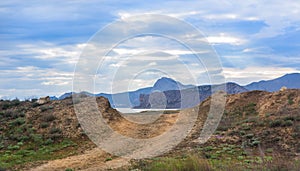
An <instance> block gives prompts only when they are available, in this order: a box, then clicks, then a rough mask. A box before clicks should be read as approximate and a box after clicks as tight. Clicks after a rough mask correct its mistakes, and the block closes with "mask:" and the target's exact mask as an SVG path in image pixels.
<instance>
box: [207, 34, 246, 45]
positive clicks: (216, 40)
mask: <svg viewBox="0 0 300 171" xmlns="http://www.w3.org/2000/svg"><path fill="white" fill-rule="evenodd" d="M206 39H207V40H208V42H209V43H212V44H231V45H242V44H244V43H245V42H246V41H245V40H243V39H240V38H237V37H233V36H227V35H225V34H224V33H221V34H220V35H219V36H209V37H207V38H206Z"/></svg>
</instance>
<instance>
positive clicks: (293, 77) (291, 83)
mask: <svg viewBox="0 0 300 171" xmlns="http://www.w3.org/2000/svg"><path fill="white" fill-rule="evenodd" d="M283 86H285V87H287V88H289V89H292V88H295V89H299V88H300V73H293V74H286V75H284V76H282V77H279V78H276V79H273V80H267V81H259V82H253V83H251V84H249V85H246V86H244V87H245V88H246V89H248V90H263V91H269V92H274V91H278V90H280V88H281V87H283Z"/></svg>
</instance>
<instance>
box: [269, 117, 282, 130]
mask: <svg viewBox="0 0 300 171" xmlns="http://www.w3.org/2000/svg"><path fill="white" fill-rule="evenodd" d="M281 124H282V121H281V120H278V119H276V120H274V121H271V122H270V127H271V128H274V127H279V126H281Z"/></svg>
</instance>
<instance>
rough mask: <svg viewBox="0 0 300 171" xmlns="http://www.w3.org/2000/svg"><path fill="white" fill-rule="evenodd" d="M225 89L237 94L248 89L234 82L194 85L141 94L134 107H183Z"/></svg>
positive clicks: (227, 91)
mask: <svg viewBox="0 0 300 171" xmlns="http://www.w3.org/2000/svg"><path fill="white" fill-rule="evenodd" d="M222 90H225V91H226V93H227V94H237V93H243V92H247V91H248V90H247V89H245V88H244V87H242V86H240V85H238V84H236V83H226V84H220V85H212V86H211V85H204V86H194V87H190V88H187V89H182V90H168V91H163V92H153V93H151V94H141V96H140V104H139V105H138V106H135V107H134V108H142V109H145V108H146V109H147V108H167V109H184V108H190V107H194V106H196V105H198V104H199V103H201V102H202V101H203V100H205V99H206V98H208V97H209V96H211V95H212V93H214V92H216V91H222Z"/></svg>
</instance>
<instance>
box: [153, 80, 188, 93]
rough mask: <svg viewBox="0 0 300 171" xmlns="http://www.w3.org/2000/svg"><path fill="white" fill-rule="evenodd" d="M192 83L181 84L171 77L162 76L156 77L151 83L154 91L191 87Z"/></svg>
mask: <svg viewBox="0 0 300 171" xmlns="http://www.w3.org/2000/svg"><path fill="white" fill-rule="evenodd" d="M192 86H193V85H183V84H181V83H180V82H178V81H175V80H173V79H171V78H167V77H162V78H160V79H158V80H157V81H156V82H155V84H154V85H153V88H152V90H154V91H168V90H182V89H187V88H190V87H192Z"/></svg>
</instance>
